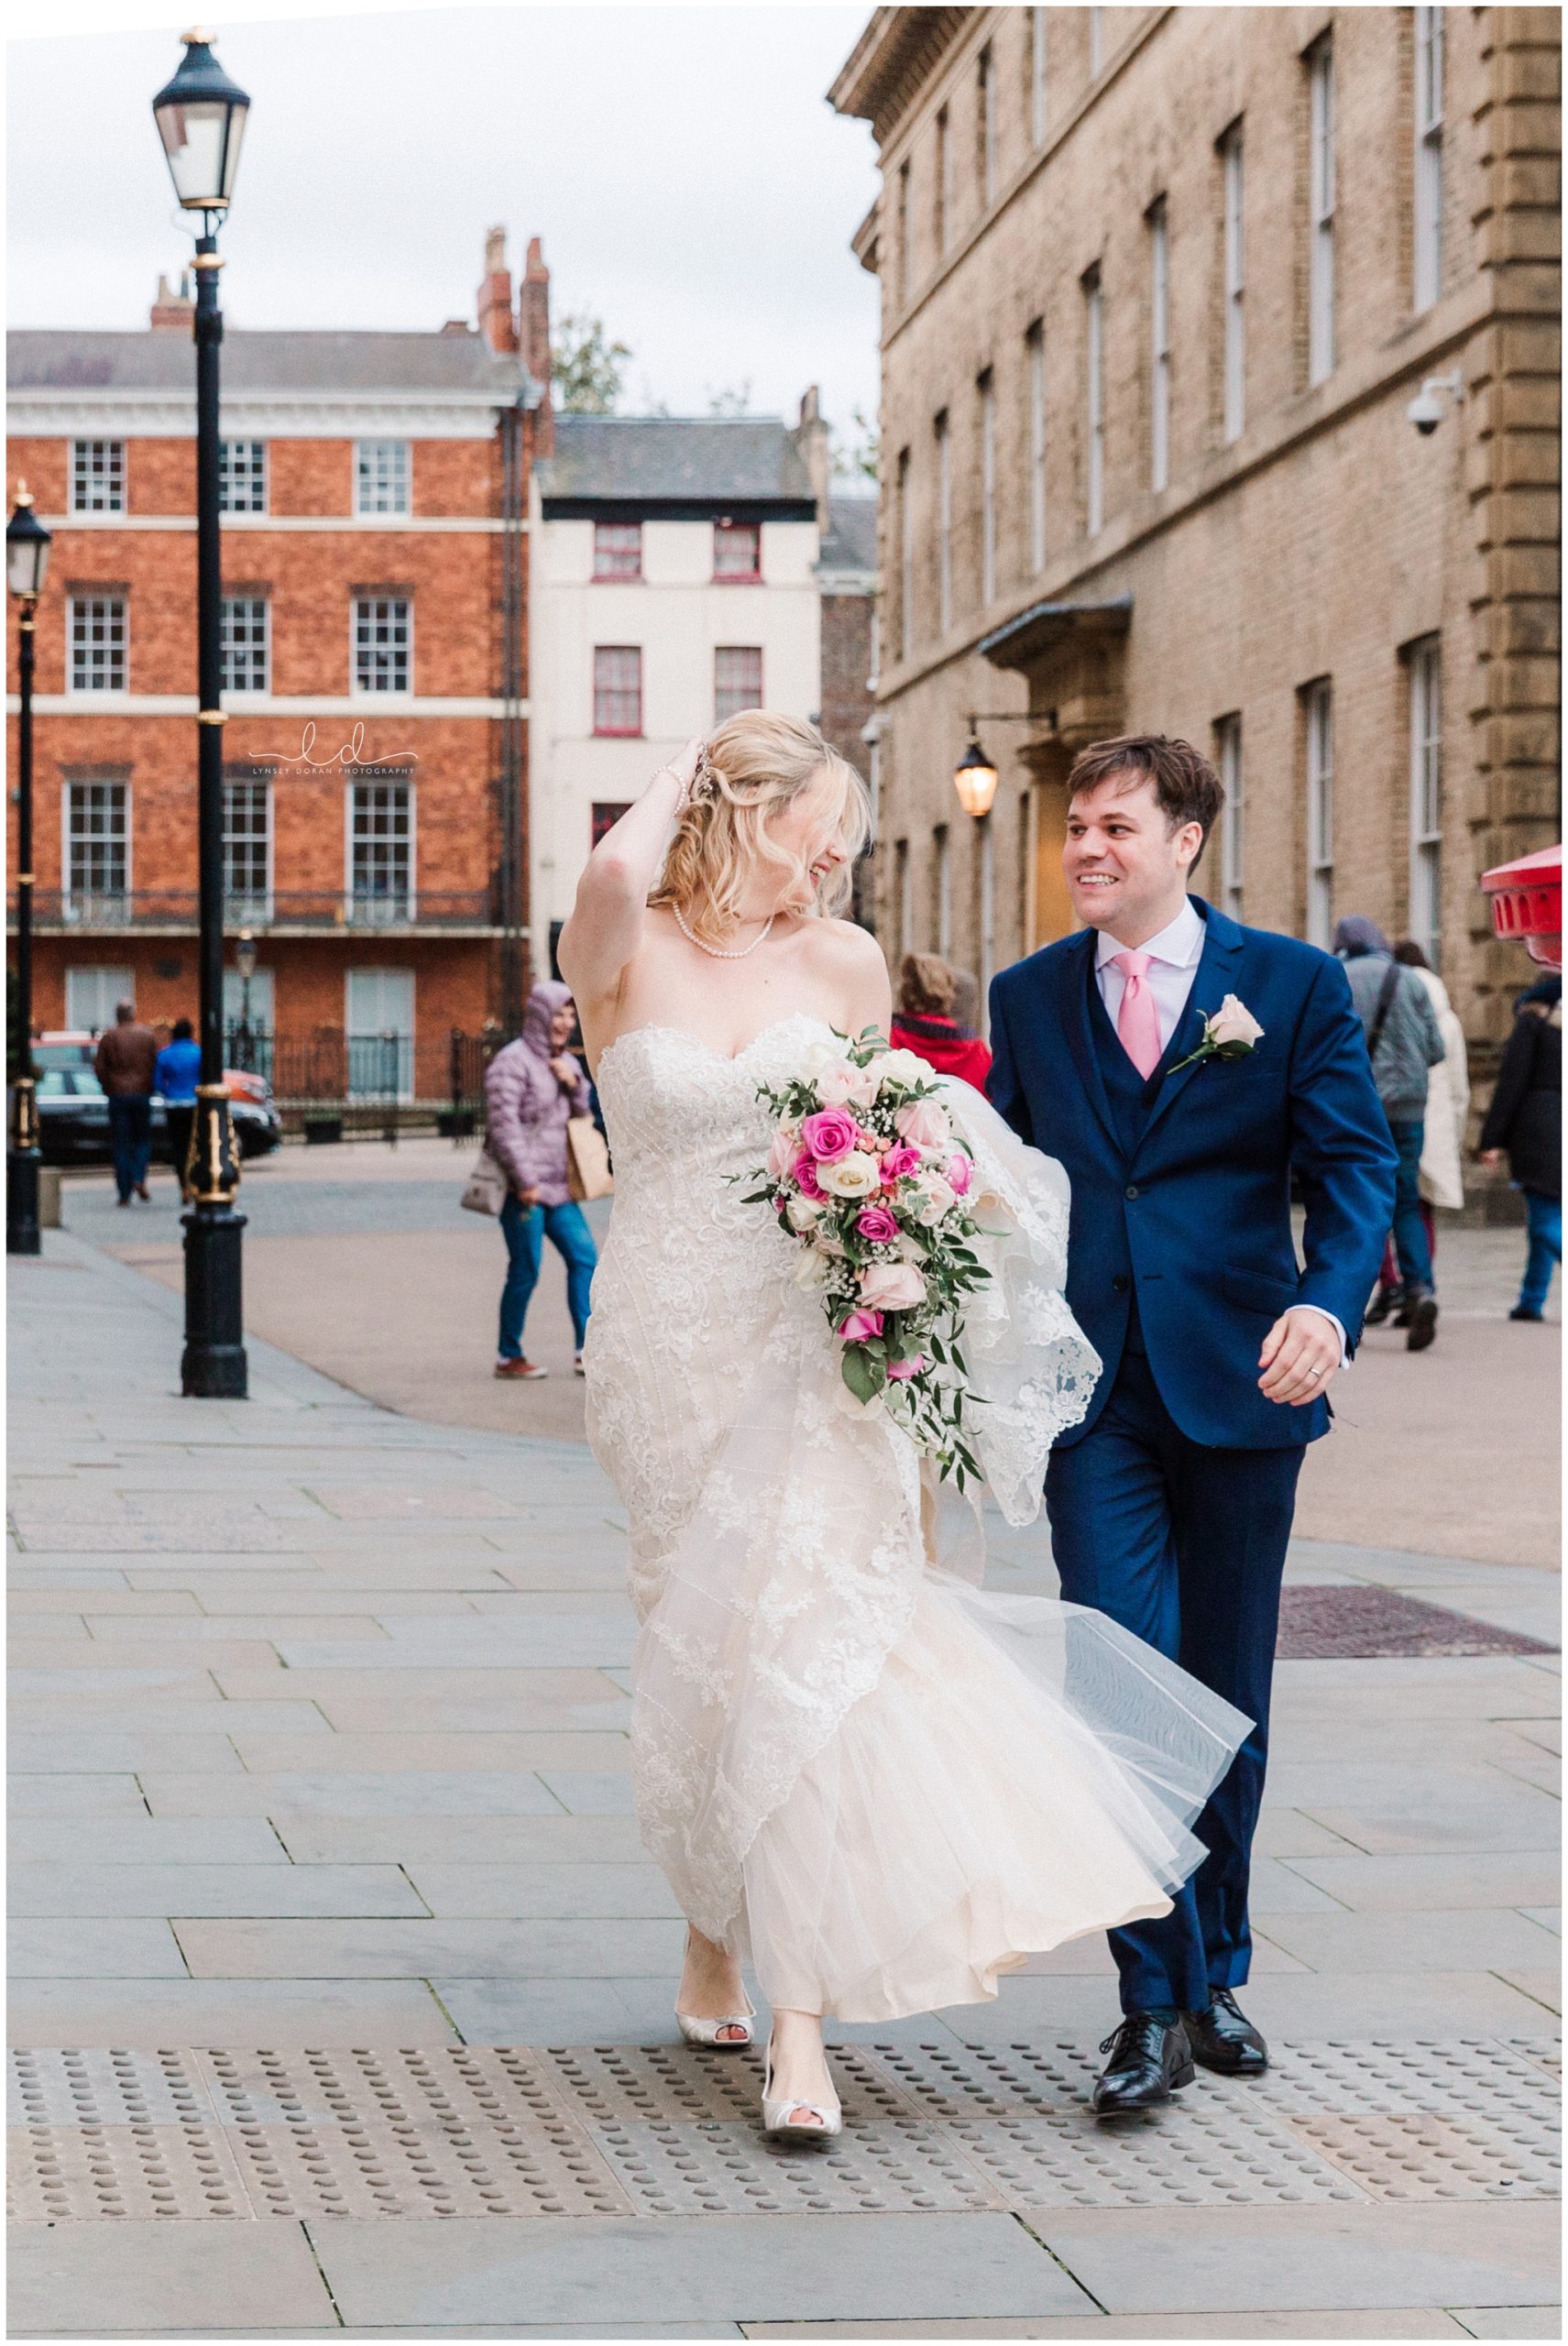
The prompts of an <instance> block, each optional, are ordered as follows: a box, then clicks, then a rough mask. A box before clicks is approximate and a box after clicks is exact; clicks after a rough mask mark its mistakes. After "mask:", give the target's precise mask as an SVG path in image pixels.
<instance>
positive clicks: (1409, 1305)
mask: <svg viewBox="0 0 1568 2346" xmlns="http://www.w3.org/2000/svg"><path fill="white" fill-rule="evenodd" d="M1334 951H1335V953H1336V954H1338V956H1339V958H1340V959H1341V960H1342V961H1343V963H1344V965H1345V975H1346V977H1347V978H1348V979H1349V980H1350V991H1351V997H1352V999H1353V1001H1354V1003H1355V1007H1356V1010H1357V1013H1358V1014H1359V1015H1360V1018H1361V1023H1362V1026H1363V1028H1364V1029H1365V1035H1366V1048H1367V1052H1368V1054H1369V1056H1370V1058H1371V1061H1372V1080H1373V1082H1374V1083H1375V1084H1376V1087H1377V1097H1378V1099H1379V1100H1380V1101H1381V1102H1382V1103H1383V1113H1384V1114H1385V1115H1386V1116H1387V1119H1388V1130H1389V1132H1390V1134H1391V1135H1393V1141H1394V1146H1395V1148H1396V1149H1397V1150H1398V1158H1399V1164H1398V1173H1397V1174H1396V1176H1395V1185H1394V1250H1395V1253H1396V1254H1397V1255H1398V1263H1399V1278H1400V1287H1401V1296H1400V1310H1399V1318H1398V1325H1399V1326H1400V1327H1402V1328H1404V1329H1407V1330H1408V1331H1409V1332H1408V1334H1407V1335H1406V1338H1405V1349H1406V1351H1407V1352H1412V1353H1420V1352H1425V1350H1426V1348H1427V1346H1428V1345H1429V1344H1430V1343H1431V1341H1432V1339H1433V1337H1434V1336H1435V1335H1436V1333H1437V1296H1436V1293H1435V1291H1434V1288H1433V1284H1432V1263H1431V1246H1430V1245H1429V1244H1428V1243H1427V1233H1426V1228H1425V1225H1424V1223H1423V1222H1422V1220H1421V1193H1420V1165H1421V1155H1422V1151H1423V1148H1424V1146H1425V1142H1426V1117H1427V1080H1428V1076H1429V1073H1430V1071H1431V1069H1432V1068H1434V1067H1437V1066H1439V1065H1441V1063H1442V1059H1443V1058H1444V1057H1445V1055H1446V1046H1445V1044H1444V1042H1443V1039H1442V1031H1441V1029H1440V1028H1439V1025H1438V1023H1437V1013H1436V1012H1435V1011H1434V1010H1433V1008H1432V1005H1431V995H1430V994H1429V993H1428V992H1427V990H1426V988H1425V986H1423V985H1422V983H1421V981H1420V978H1419V977H1418V975H1417V974H1416V972H1415V970H1407V969H1403V968H1401V967H1400V965H1399V963H1398V961H1396V960H1395V959H1394V955H1393V948H1391V946H1390V945H1389V943H1388V939H1387V937H1385V936H1384V934H1383V931H1382V930H1381V929H1380V928H1379V927H1378V926H1377V924H1376V921H1371V920H1367V919H1365V918H1364V917H1363V915H1361V914H1360V913H1352V914H1350V915H1348V917H1347V918H1345V919H1344V920H1342V921H1341V922H1340V923H1339V924H1338V926H1336V927H1335V930H1334Z"/></svg>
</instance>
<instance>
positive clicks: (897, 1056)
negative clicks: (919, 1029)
mask: <svg viewBox="0 0 1568 2346" xmlns="http://www.w3.org/2000/svg"><path fill="white" fill-rule="evenodd" d="M874 1065H875V1068H876V1072H877V1077H878V1080H879V1082H881V1083H896V1084H898V1085H900V1086H901V1087H903V1088H904V1089H905V1090H908V1089H911V1088H912V1087H913V1086H914V1085H916V1083H929V1082H930V1080H931V1077H932V1072H933V1070H932V1069H931V1068H930V1067H929V1066H928V1065H927V1062H926V1060H924V1059H923V1058H920V1056H919V1054H918V1053H917V1052H916V1051H884V1052H883V1055H882V1057H881V1058H879V1059H877V1060H876V1061H875V1062H874Z"/></svg>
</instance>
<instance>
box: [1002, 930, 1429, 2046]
mask: <svg viewBox="0 0 1568 2346" xmlns="http://www.w3.org/2000/svg"><path fill="white" fill-rule="evenodd" d="M1193 904H1194V906H1195V908H1196V909H1197V911H1198V912H1199V913H1200V914H1201V915H1202V918H1203V920H1204V923H1205V935H1204V941H1203V951H1202V957H1201V960H1200V962H1199V965H1198V969H1197V972H1196V975H1195V977H1194V981H1193V985H1192V991H1191V993H1190V996H1189V998H1188V1003H1187V1008H1186V1011H1185V1013H1184V1014H1183V1015H1182V1017H1181V1018H1180V1019H1179V1021H1178V1023H1177V1027H1176V1032H1175V1034H1174V1035H1173V1036H1172V1037H1171V1040H1170V1043H1169V1046H1168V1048H1167V1050H1166V1052H1165V1055H1164V1057H1163V1058H1162V1059H1161V1061H1160V1064H1159V1066H1158V1067H1157V1069H1156V1070H1155V1072H1154V1074H1153V1075H1152V1076H1151V1077H1150V1078H1149V1079H1148V1080H1147V1081H1145V1080H1144V1079H1143V1078H1142V1077H1141V1076H1140V1075H1139V1074H1138V1072H1137V1070H1136V1069H1135V1067H1134V1066H1133V1063H1132V1061H1131V1060H1130V1059H1129V1058H1128V1057H1127V1055H1126V1053H1125V1051H1124V1049H1123V1047H1122V1045H1121V1043H1120V1041H1119V1040H1118V1039H1117V1036H1116V1033H1115V1030H1114V1028H1113V1026H1112V1025H1111V1021H1110V1019H1109V1017H1108V1016H1107V1015H1106V1013H1105V1010H1104V1007H1103V1005H1102V1002H1101V1000H1100V994H1099V988H1098V986H1097V984H1096V982H1095V976H1094V958H1095V948H1096V941H1097V940H1096V933H1095V932H1094V931H1093V930H1087V931H1085V932H1083V933H1082V934H1080V935H1079V936H1076V937H1067V938H1064V939H1062V940H1061V941H1060V942H1059V943H1058V944H1055V945H1048V946H1047V947H1046V948H1044V950H1043V951H1041V952H1038V953H1036V954H1033V955H1031V956H1030V958H1029V959H1027V960H1025V961H1020V962H1016V963H1015V964H1014V967H1013V968H1012V969H1010V970H1003V971H1002V972H1001V974H1000V975H999V976H998V977H997V978H996V979H995V980H994V981H993V982H992V989H991V1043H992V1051H993V1053H994V1055H995V1056H994V1064H993V1066H992V1074H991V1080H990V1083H989V1086H988V1090H989V1091H990V1095H991V1098H992V1102H994V1104H995V1106H996V1107H997V1109H998V1110H999V1111H1000V1113H1002V1115H1003V1116H1004V1117H1005V1118H1006V1120H1007V1122H1008V1123H1009V1124H1011V1125H1012V1126H1013V1128H1014V1131H1015V1132H1016V1133H1018V1134H1019V1135H1020V1136H1021V1137H1022V1138H1023V1139H1025V1140H1026V1141H1029V1142H1031V1143H1033V1145H1034V1146H1036V1147H1037V1148H1040V1149H1043V1150H1044V1151H1045V1153H1046V1154H1047V1156H1049V1157H1058V1158H1059V1159H1060V1161H1061V1163H1062V1165H1063V1166H1064V1167H1065V1168H1066V1170H1067V1173H1068V1175H1069V1179H1070V1181H1071V1184H1072V1213H1071V1224H1070V1237H1069V1255H1068V1277H1067V1295H1068V1301H1069V1304H1070V1306H1071V1308H1072V1310H1073V1313H1074V1315H1075V1317H1076V1318H1077V1320H1078V1321H1079V1323H1080V1326H1081V1327H1082V1329H1083V1330H1084V1332H1085V1333H1086V1335H1087V1336H1088V1337H1089V1339H1090V1341H1091V1343H1092V1344H1093V1345H1094V1348H1095V1350H1096V1351H1097V1352H1098V1354H1100V1358H1101V1362H1102V1372H1101V1376H1100V1380H1099V1383H1098V1384H1097V1386H1096V1387H1095V1390H1094V1395H1093V1398H1092V1400H1091V1403H1090V1407H1089V1410H1088V1412H1087V1415H1086V1416H1085V1418H1084V1420H1082V1422H1081V1423H1080V1425H1078V1426H1076V1427H1074V1428H1073V1430H1072V1431H1070V1432H1069V1433H1066V1434H1064V1435H1063V1436H1062V1437H1061V1440H1060V1441H1059V1442H1058V1445H1057V1447H1056V1449H1055V1451H1054V1452H1053V1453H1052V1456H1051V1461H1050V1465H1049V1469H1048V1471H1047V1479H1046V1503H1047V1512H1048V1515H1049V1518H1050V1526H1051V1542H1052V1549H1053V1552H1054V1554H1055V1558H1056V1562H1057V1566H1058V1571H1059V1573H1060V1575H1061V1584H1062V1595H1064V1596H1065V1597H1066V1598H1067V1599H1068V1600H1069V1602H1070V1603H1073V1604H1080V1605H1091V1606H1095V1607H1097V1608H1098V1609H1099V1610H1100V1611H1102V1612H1104V1613H1108V1614H1109V1615H1110V1616H1111V1617H1112V1618H1113V1619H1114V1620H1117V1621H1120V1622H1122V1623H1123V1624H1124V1627H1125V1628H1129V1629H1131V1630H1132V1631H1133V1632H1134V1633H1135V1635H1136V1636H1138V1637H1141V1638H1143V1639H1146V1641H1147V1642H1148V1643H1149V1644H1151V1645H1153V1646H1155V1647H1157V1649H1158V1650H1159V1651H1160V1652H1162V1653H1165V1654H1168V1655H1170V1656H1172V1657H1173V1658H1175V1659H1176V1660H1177V1661H1179V1662H1180V1663H1181V1665H1182V1667H1183V1668H1184V1669H1186V1670H1189V1671H1190V1672H1191V1673H1192V1675H1193V1676H1194V1677H1196V1678H1199V1679H1201V1681H1202V1682H1203V1683H1205V1684H1206V1685H1209V1686H1212V1687H1213V1689H1214V1690H1215V1692H1216V1693H1217V1694H1223V1696H1224V1697H1225V1698H1226V1700H1227V1701H1229V1702H1232V1703H1234V1704H1235V1705H1236V1706H1237V1708H1238V1709H1240V1710H1242V1711H1245V1713H1246V1715H1247V1716H1248V1717H1249V1718H1251V1719H1253V1720H1254V1721H1255V1727H1254V1728H1253V1731H1252V1733H1251V1734H1250V1735H1249V1736H1248V1738H1247V1740H1246V1742H1245V1744H1244V1746H1243V1747H1242V1749H1241V1750H1240V1751H1239V1752H1238V1753H1237V1755H1236V1759H1235V1760H1234V1764H1233V1766H1232V1768H1231V1770H1230V1771H1229V1773H1228V1774H1227V1775H1226V1777H1225V1779H1224V1781H1223V1782H1222V1783H1221V1784H1220V1785H1219V1786H1218V1787H1217V1788H1216V1791H1215V1792H1214V1795H1213V1797H1212V1799H1211V1801H1210V1802H1209V1804H1208V1806H1207V1807H1206V1808H1205V1810H1204V1811H1203V1814H1202V1815H1201V1817H1200V1818H1199V1820H1198V1823H1197V1826H1196V1830H1197V1833H1198V1836H1199V1837H1200V1839H1201V1840H1202V1841H1203V1842H1204V1843H1205V1844H1206V1846H1207V1847H1208V1849H1209V1852H1210V1854H1209V1857H1208V1858H1207V1859H1206V1860H1205V1862H1204V1864H1203V1865H1202V1866H1201V1868H1200V1869H1199V1871H1198V1873H1197V1874H1196V1875H1195V1876H1194V1877H1193V1879H1192V1880H1191V1881H1190V1882H1189V1883H1188V1884H1187V1886H1186V1887H1185V1889H1183V1890H1182V1891H1180V1892H1179V1895H1178V1898H1177V1902H1176V1905H1175V1908H1174V1910H1173V1912H1172V1913H1170V1914H1168V1915H1164V1916H1161V1917H1160V1918H1159V1919H1158V1920H1157V1921H1156V1922H1150V1923H1142V1924H1135V1925H1134V1926H1133V1927H1131V1928H1129V1929H1126V1930H1123V1931H1114V1932H1113V1933H1112V1935H1111V1944H1112V1950H1113V1954H1114V1956H1115V1957H1116V1962H1117V1968H1118V1969H1119V1970H1120V1972H1121V1975H1122V2001H1123V2003H1124V2007H1125V2008H1126V2009H1127V2010H1128V2011H1137V2010H1147V2009H1149V2008H1150V2007H1163V2006H1175V2007H1176V2008H1177V2009H1179V2010H1182V2011H1197V2010H1199V2009H1201V2007H1202V2006H1203V2005H1205V2004H1207V2003H1208V2002H1209V2001H1210V1999H1211V1994H1212V1990H1213V1989H1215V1988H1221V1987H1236V1986H1239V1985H1240V1984H1241V1982H1242V1981H1243V1980H1244V1979H1245V1978H1246V1976H1247V1968H1248V1959H1249V1956H1250V1946H1251V1943H1250V1938H1249V1935H1248V1930H1247V1920H1246V1883H1247V1870H1248V1864H1249V1859H1250V1852H1251V1845H1252V1835H1253V1829H1254V1826H1255V1823H1256V1819H1257V1810H1258V1805H1259V1803H1260V1801H1261V1798H1262V1792H1263V1774H1264V1765H1265V1760H1266V1749H1267V1727H1268V1698H1269V1685H1270V1680H1271V1676H1272V1670H1273V1660H1274V1646H1275V1639H1276V1634H1277V1626H1278V1609H1279V1586H1280V1581H1281V1579H1282V1576H1283V1573H1284V1568H1285V1551H1286V1548H1287V1546H1288V1541H1289V1536H1290V1520H1291V1516H1292V1513H1293V1510H1294V1506H1295V1491H1296V1480H1297V1476H1298V1474H1299V1471H1300V1464H1301V1457H1302V1452H1303V1448H1304V1445H1305V1444H1306V1443H1307V1442H1310V1441H1314V1440H1315V1439H1316V1438H1317V1437H1318V1436H1319V1435H1320V1434H1321V1433H1324V1432H1326V1431H1327V1430H1328V1424H1329V1417H1330V1411H1329V1408H1328V1404H1327V1402H1326V1401H1325V1400H1318V1401H1315V1402H1311V1403H1310V1404H1308V1405H1306V1406H1305V1407H1303V1408H1300V1409H1293V1408H1291V1407H1290V1406H1289V1405H1288V1404H1286V1403H1283V1402H1277V1401H1268V1400H1266V1399H1265V1398H1264V1397H1263V1395H1262V1394H1261V1393H1260V1392H1259V1391H1258V1387H1257V1379H1258V1376H1259V1373H1260V1372H1259V1368H1258V1353H1259V1351H1260V1349H1261V1347H1262V1343H1263V1339H1264V1337H1265V1335H1266V1333H1267V1332H1268V1330H1269V1328H1270V1327H1271V1325H1272V1324H1273V1322H1274V1321H1276V1320H1277V1318H1278V1317H1279V1314H1280V1313H1281V1312H1282V1311H1284V1310H1288V1307H1289V1306H1290V1305H1291V1304H1296V1303H1313V1304H1319V1305H1321V1306H1322V1307H1323V1309H1325V1310H1329V1311H1332V1313H1333V1314H1334V1316H1335V1317H1336V1318H1337V1319H1338V1320H1339V1321H1341V1322H1342V1323H1343V1327H1344V1330H1345V1333H1346V1337H1347V1340H1348V1342H1349V1343H1350V1345H1351V1347H1352V1348H1353V1349H1354V1343H1355V1341H1356V1338H1357V1336H1358V1335H1359V1333H1360V1330H1361V1321H1362V1314H1363V1312H1364V1310H1365V1305H1366V1300H1367V1297H1368V1295H1369V1294H1370V1292H1371V1288H1372V1285H1373V1281H1374V1280H1375V1278H1376V1275H1377V1267H1378V1264H1379V1261H1380V1259H1381V1255H1382V1249H1383V1240H1384V1236H1385V1234H1386V1233H1387V1228H1388V1225H1389V1222H1390V1219H1391V1216H1392V1212H1393V1199H1394V1172H1395V1163H1396V1160H1395V1155H1394V1150H1393V1146H1392V1144H1391V1142H1390V1139H1389V1135H1388V1127H1387V1122H1386V1120H1385V1118H1384V1115H1383V1112H1382V1109H1381V1107H1380V1106H1379V1104H1378V1101H1377V1094H1376V1091H1375V1089H1374V1087H1373V1082H1372V1075H1371V1069H1370V1067H1369V1064H1368V1061H1367V1056H1366V1043H1365V1036H1364V1034H1363V1030H1362V1025H1361V1021H1360V1019H1359V1017H1358V1016H1357V1014H1356V1012H1355V1008H1354V1003H1352V1000H1351V993H1350V987H1349V984H1348V982H1347V981H1346V979H1345V975H1344V971H1343V969H1342V968H1341V966H1340V964H1339V963H1338V962H1337V961H1335V960H1333V959H1331V957H1330V956H1329V955H1328V954H1326V953H1321V952H1319V951H1318V950H1317V948H1315V947H1313V946H1310V945H1302V944H1300V943H1299V942H1298V941H1297V940H1296V939H1295V938H1293V937H1277V936H1275V935H1273V934H1271V933H1270V932H1268V931H1266V930H1262V929H1254V928H1243V927H1241V926H1239V925H1238V924H1237V923H1236V922H1235V921H1233V920H1230V919H1228V918H1227V917H1226V916H1225V915H1224V914H1223V913H1220V912H1216V911H1214V910H1212V908H1211V907H1210V906H1209V905H1207V904H1204V903H1203V902H1202V900H1201V898H1198V897H1194V899H1193ZM1227 993H1234V994H1236V995H1238V996H1239V997H1240V999H1241V1000H1242V1001H1243V1002H1244V1003H1245V1005H1246V1007H1247V1008H1248V1010H1250V1011H1251V1012H1252V1014H1253V1015H1254V1017H1255V1019H1256V1020H1257V1021H1258V1023H1259V1025H1261V1026H1262V1027H1263V1030H1264V1032H1263V1036H1262V1039H1261V1040H1260V1041H1259V1042H1258V1043H1257V1045H1256V1047H1255V1048H1254V1050H1253V1051H1252V1052H1251V1053H1250V1054H1249V1055H1248V1056H1247V1057H1246V1058H1237V1059H1218V1058H1214V1059H1209V1060H1206V1061H1204V1062H1203V1063H1202V1064H1201V1065H1200V1066H1196V1067H1186V1068H1183V1069H1181V1070H1180V1072H1179V1073H1177V1074H1172V1073H1171V1072H1170V1069H1172V1068H1173V1067H1175V1066H1176V1064H1177V1063H1178V1062H1179V1060H1181V1059H1184V1058H1187V1057H1188V1055H1189V1054H1190V1052H1192V1051H1193V1050H1195V1049H1196V1048H1197V1047H1198V1046H1199V1044H1200V1043H1201V1040H1202V1036H1203V1019H1204V1017H1205V1015H1207V1014H1212V1012H1214V1011H1216V1010H1218V1008H1219V1006H1220V1003H1221V1002H1222V1000H1223V997H1224V996H1225V995H1226V994H1227ZM1292 1167H1294V1168H1295V1170H1296V1173H1297V1175H1298V1177H1299V1181H1300V1184H1301V1188H1302V1190H1303V1192H1304V1194H1305V1197H1306V1200H1307V1223H1306V1232H1305V1240H1304V1253H1305V1256H1306V1264H1305V1267H1304V1268H1302V1267H1300V1266H1299V1265H1298V1262H1297V1257H1296V1250H1295V1245H1294V1244H1293V1241H1292V1236H1291V1229H1290V1175H1291V1168H1292Z"/></svg>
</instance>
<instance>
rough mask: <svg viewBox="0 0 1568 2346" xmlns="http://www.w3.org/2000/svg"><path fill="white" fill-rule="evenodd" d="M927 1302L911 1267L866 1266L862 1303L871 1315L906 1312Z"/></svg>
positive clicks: (878, 1264)
mask: <svg viewBox="0 0 1568 2346" xmlns="http://www.w3.org/2000/svg"><path fill="white" fill-rule="evenodd" d="M925 1300H926V1282H925V1280H924V1279H923V1278H922V1277H921V1276H920V1273H919V1272H918V1271H917V1270H916V1267H915V1266H914V1264H913V1263H868V1264H867V1265H866V1267H865V1269H864V1270H863V1271H862V1272H861V1303H862V1304H863V1305H865V1306H866V1307H867V1309H868V1310H872V1311H909V1310H913V1308H914V1307H915V1305H916V1304H917V1303H924V1302H925Z"/></svg>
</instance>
